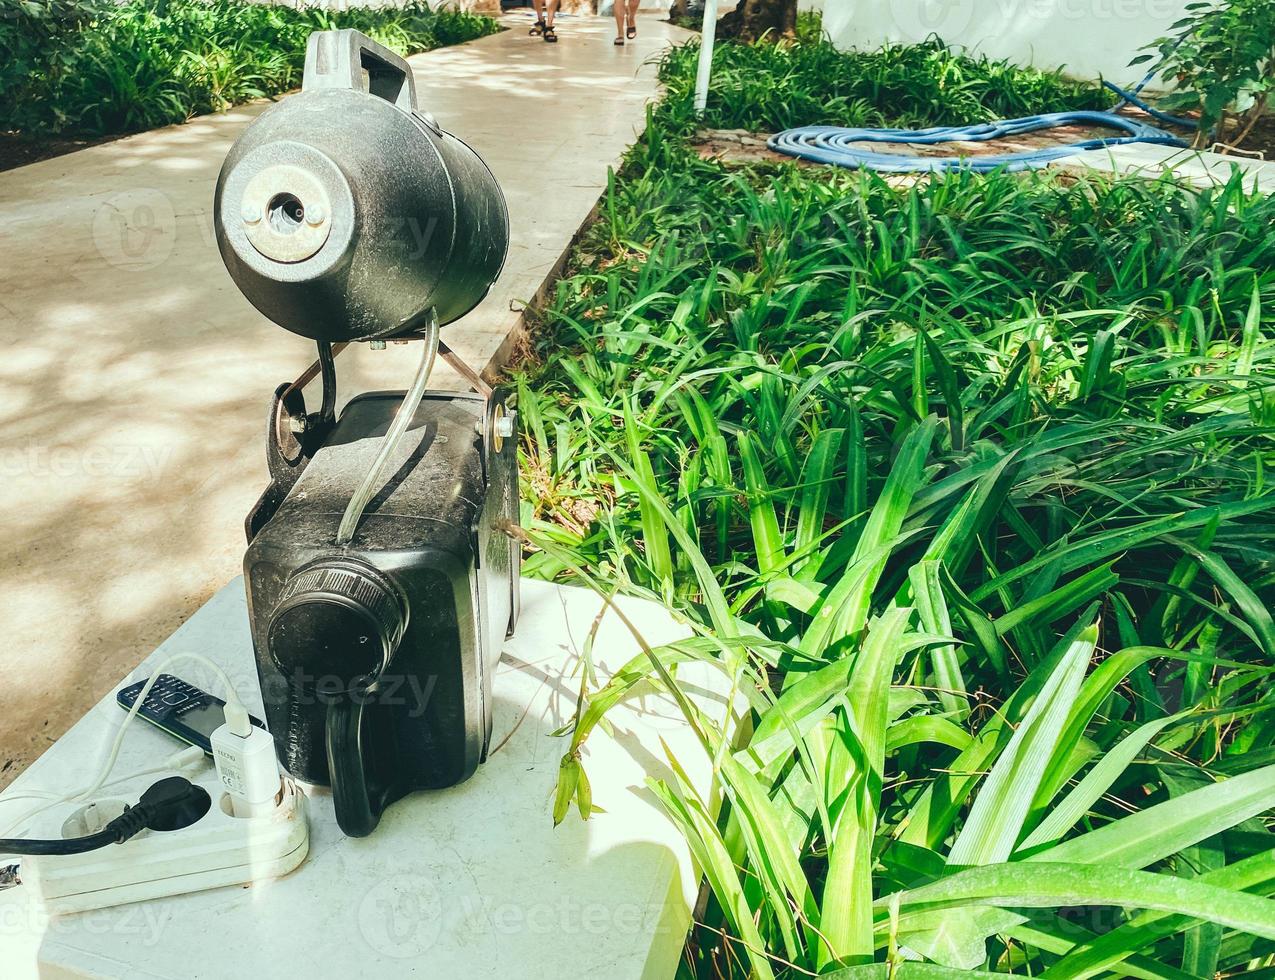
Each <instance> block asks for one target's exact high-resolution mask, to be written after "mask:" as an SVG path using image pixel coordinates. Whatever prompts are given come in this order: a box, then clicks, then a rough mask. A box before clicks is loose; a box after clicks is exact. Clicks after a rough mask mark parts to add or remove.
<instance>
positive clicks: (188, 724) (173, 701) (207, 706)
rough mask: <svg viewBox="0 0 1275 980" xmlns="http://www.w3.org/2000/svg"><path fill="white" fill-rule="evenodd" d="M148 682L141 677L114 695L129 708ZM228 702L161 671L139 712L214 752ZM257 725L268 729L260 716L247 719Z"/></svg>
mask: <svg viewBox="0 0 1275 980" xmlns="http://www.w3.org/2000/svg"><path fill="white" fill-rule="evenodd" d="M145 686H146V681H144V680H141V681H138V682H137V683H136V684H130V685H129V686H128V687H125V688H122V689H121V690H120V691H119V693H118V694H116V695H115V700H116V702H117V703H118V704H119V706H120V707H121V708H123V709H124V710H125V711H127V710H128V709H129V708H131V707H133V704H134V703H135V702H136V701H137V696H138V695H139V694H141V693H142V688H143V687H145ZM225 706H226V702H225V701H223V700H222V699H221V698H219V697H214V696H213V695H211V694H209V693H208V692H207V691H201V690H200V689H199V688H197V687H195V685H194V684H188V683H186V682H185V681H184V680H182V679H181V678H180V677H174V676H173V675H172V674H160V675H159V677H158V678H156V680H155V683H154V684H153V685H152V686H151V689H150V693H148V694H147V695H146V700H145V701H143V702H142V706H141V708H140V709H139V710H138V712H137V715H138V717H139V718H145V719H146V720H147V721H149V722H150V723H151V724H152V725H154V726H155V727H156V728H162V729H163V730H164V731H166V732H168V734H169V735H172V736H173V737H174V738H179V739H181V740H182V741H183V742H189V743H190V744H191V745H198V746H199V747H200V748H201V749H203V750H204V752H205V753H206V754H207V755H212V733H213V732H215V731H216V730H217V729H218V728H220V727H221V725H222V722H224V721H225V720H226V719H225V716H224V715H223V714H222V708H224V707H225ZM248 720H249V721H251V722H252V723H253V724H254V725H256V726H257V727H258V728H265V727H266V725H265V722H263V721H262V720H261V719H260V718H252V717H249V719H248Z"/></svg>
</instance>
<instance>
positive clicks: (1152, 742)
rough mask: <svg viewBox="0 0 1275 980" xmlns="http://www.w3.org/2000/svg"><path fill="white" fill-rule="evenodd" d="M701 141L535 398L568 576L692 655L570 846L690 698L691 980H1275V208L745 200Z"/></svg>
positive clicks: (631, 192) (835, 176) (637, 194)
mask: <svg viewBox="0 0 1275 980" xmlns="http://www.w3.org/2000/svg"><path fill="white" fill-rule="evenodd" d="M689 57H690V55H689V54H688V53H687V52H685V51H683V52H680V53H676V54H674V55H673V58H672V62H671V63H670V65H672V64H673V63H680V62H681V60H682V59H687V58H689ZM722 57H723V59H724V60H725V61H727V62H731V61H732V59H741V60H742V59H745V58H748V57H756V58H759V59H761V58H764V59H780V60H782V59H784V58H788V57H798V56H797V55H791V54H790V53H785V52H783V50H782V49H780V50H778V51H765V52H763V53H761V54H742V53H740V52H736V51H731V50H730V49H724V52H723V55H722ZM670 65H666V66H665V68H664V70H665V73H666V75H667V74H668V73H670V72H672V71H674V70H675V69H674V68H673V67H671V66H670ZM677 70H680V69H677ZM932 81H933V80H932V79H929V78H922V79H920V80H919V82H918V88H920V89H921V90H924V89H925V88H926V86H927V85H929V84H930V83H931V82H932ZM764 82H765V78H764V77H762V78H759V79H756V80H755V83H756V86H757V88H758V90H759V91H761V92H763V93H765V92H771V91H777V90H779V89H780V88H781V85H780V81H779V80H776V82H775V84H774V85H773V86H767V85H765V84H764ZM750 84H751V83H750ZM733 91H734V90H733V89H732V90H730V91H719V92H718V93H717V95H716V96H715V104H714V105H713V107H712V112H713V113H714V114H715V115H714V117H713V118H714V120H715V122H716V124H719V125H720V124H727V125H729V124H738V123H739V121H741V120H744V119H747V118H750V117H749V116H748V114H747V112H744V111H743V110H739V111H738V112H736V110H735V109H732V108H731V100H732V99H734V98H735V95H734V94H732V93H733ZM684 98H685V93H684V92H682V91H680V90H678V89H676V88H674V89H672V95H671V101H670V102H668V103H665V104H664V105H662V106H660V107H659V108H657V109H656V110H655V112H654V113H653V118H652V124H651V127H650V129H649V130H648V133H647V137H646V139H645V140H644V141H643V142H642V143H640V144H639V145H638V146H637V147H635V149H634V150H633V152H632V153H631V155H630V158H629V160H628V161H627V163H626V166H625V168H624V170H623V173H622V175H620V176H618V177H616V178H615V179H614V180H613V181H612V182H611V185H610V187H609V188H608V192H607V194H606V196H605V197H604V199H603V201H602V205H601V209H600V217H599V220H598V221H597V223H596V224H595V225H593V226H592V227H591V229H590V230H589V232H588V233H587V235H586V236H585V238H584V240H583V242H582V244H581V247H580V249H579V251H578V252H577V254H576V256H575V260H574V263H573V266H572V268H571V269H570V271H569V274H568V275H567V276H566V277H565V278H564V279H563V280H562V281H560V282H559V284H558V286H557V290H556V294H555V296H554V297H553V299H552V301H551V302H550V303H549V304H548V306H547V307H546V308H545V309H544V310H542V311H541V317H542V323H541V326H540V332H539V336H538V341H539V363H538V364H536V365H535V366H534V367H531V368H529V369H527V370H526V371H524V372H523V373H521V374H519V375H518V376H517V377H516V378H515V379H514V381H515V383H516V385H517V388H518V394H519V399H520V402H519V404H520V412H521V420H522V427H523V431H524V441H523V460H522V463H523V477H524V487H523V496H524V504H523V507H524V523H525V524H526V526H527V527H528V529H529V532H530V536H531V538H532V540H533V541H534V545H535V553H534V554H532V555H531V556H530V557H529V558H528V561H527V564H526V569H527V571H528V572H530V573H533V574H538V575H541V576H544V577H547V578H553V579H560V580H569V581H576V582H581V583H585V584H591V585H593V586H594V587H596V588H598V589H599V590H600V591H602V592H603V593H605V594H611V593H613V592H615V591H617V590H620V591H624V592H627V593H632V594H637V595H642V596H646V597H649V598H652V599H655V600H657V601H660V602H663V603H665V604H667V605H668V606H669V607H670V608H671V609H673V610H675V611H676V613H677V615H678V616H680V617H682V618H683V619H684V620H685V622H686V623H687V624H688V626H689V628H690V630H691V632H692V637H693V638H692V639H690V640H687V641H685V642H683V643H679V644H672V645H668V646H663V647H659V648H657V649H654V650H650V651H648V652H646V653H644V654H643V655H642V656H639V657H638V658H636V659H635V660H634V661H633V662H632V664H630V665H629V667H628V668H627V669H626V670H624V671H622V672H620V673H619V674H618V675H616V677H615V678H614V679H613V680H611V681H610V682H609V683H607V684H605V685H603V686H601V687H596V686H590V685H588V683H587V679H586V682H585V683H586V697H585V700H584V707H583V710H582V712H581V715H580V717H579V719H578V723H577V724H576V726H575V727H574V731H573V734H572V738H571V744H570V746H569V748H568V752H567V754H566V757H565V758H564V761H563V767H564V768H563V772H564V775H565V777H566V778H565V779H564V780H563V782H562V787H561V790H562V791H561V793H560V796H559V799H558V801H557V805H556V807H555V817H556V818H557V819H562V818H564V817H565V815H566V813H567V811H568V809H569V808H570V807H571V806H572V805H573V803H574V804H575V805H576V806H578V807H579V808H580V810H581V812H582V813H584V814H585V815H587V814H588V811H589V807H590V804H589V801H588V794H587V789H582V788H581V787H587V780H583V779H581V778H580V773H581V771H582V769H583V770H584V771H587V768H588V749H587V740H588V738H589V736H590V733H591V732H592V731H593V730H594V728H595V727H596V725H597V724H598V723H599V721H600V719H601V718H602V717H603V716H604V715H605V711H606V709H607V707H608V706H609V705H610V704H612V703H614V702H615V700H617V699H619V698H621V697H623V696H624V695H625V694H626V693H627V692H628V691H629V690H631V689H633V688H634V687H635V686H638V685H647V684H654V685H656V686H659V687H665V688H668V689H670V690H671V691H673V692H674V693H675V694H677V696H678V697H679V703H680V704H682V706H683V710H684V711H685V712H686V713H687V716H688V719H689V720H690V721H691V722H692V723H693V724H694V726H695V730H696V731H697V732H698V733H699V734H700V737H701V740H702V743H703V747H704V750H705V751H706V752H708V753H709V754H710V755H711V757H712V758H713V759H714V762H715V767H716V772H717V774H718V777H719V781H720V783H721V785H722V787H723V793H724V798H725V806H724V808H723V811H722V813H721V815H720V816H718V815H717V814H715V812H714V809H713V806H712V804H711V802H710V801H709V800H706V799H703V798H701V797H699V796H698V795H697V794H696V792H695V791H694V789H693V788H692V787H691V785H690V783H689V782H687V781H686V780H685V779H683V778H682V777H681V776H680V771H681V769H680V766H679V765H678V764H677V760H669V761H670V763H671V764H672V769H673V771H674V773H675V775H674V777H673V778H671V779H667V780H653V781H652V782H651V788H652V791H653V792H654V793H655V795H656V796H657V797H658V798H659V800H660V801H661V804H662V805H663V807H664V808H665V810H666V811H667V812H668V814H669V815H670V817H671V818H672V819H673V820H674V821H675V823H676V824H677V825H678V826H679V827H680V828H681V829H682V831H683V833H684V834H685V836H686V839H687V841H688V843H689V845H690V847H691V850H692V853H693V854H694V855H695V857H696V860H697V862H698V864H699V866H700V867H701V868H702V869H703V871H704V873H705V877H706V880H707V882H708V884H709V886H710V889H711V891H712V901H711V902H710V903H709V906H708V909H707V913H706V916H705V918H704V920H703V921H702V922H701V923H700V924H699V926H698V927H697V929H696V930H695V931H694V932H693V934H692V937H691V942H690V944H689V945H688V949H687V957H686V962H685V964H684V969H683V972H684V973H685V975H686V976H701V977H719V976H745V975H753V976H759V977H771V976H782V977H792V978H796V977H802V976H807V975H810V974H812V973H825V974H828V973H835V975H836V976H837V977H838V978H842V980H853V978H857V977H886V976H901V977H909V976H915V977H929V976H936V977H938V976H949V975H956V974H953V973H949V972H944V970H962V971H964V970H970V969H978V970H984V971H990V972H993V973H997V974H1008V973H1013V974H1018V975H1030V976H1045V977H1087V976H1137V977H1183V976H1195V977H1211V976H1214V975H1215V974H1218V973H1220V974H1221V975H1241V974H1243V975H1249V976H1264V975H1271V970H1272V968H1273V967H1275V902H1272V901H1271V900H1270V899H1269V898H1268V897H1267V896H1269V895H1271V893H1272V891H1275V851H1273V850H1272V844H1275V837H1273V836H1272V834H1271V830H1270V821H1269V812H1270V810H1271V808H1272V806H1275V718H1273V717H1272V713H1271V711H1272V707H1273V706H1275V691H1273V689H1272V684H1271V671H1272V669H1273V668H1275V622H1273V621H1272V617H1271V614H1270V606H1271V600H1272V598H1275V547H1273V545H1272V542H1275V497H1273V496H1272V495H1271V494H1270V492H1269V489H1268V486H1267V483H1266V479H1267V470H1268V469H1269V468H1270V466H1271V464H1272V462H1275V390H1272V384H1271V380H1270V379H1271V364H1272V358H1275V341H1273V340H1272V338H1273V337H1275V237H1273V236H1272V234H1271V231H1270V229H1271V228H1272V227H1275V200H1272V199H1271V198H1263V197H1251V196H1248V195H1246V194H1245V192H1244V191H1243V190H1242V188H1241V187H1240V186H1239V184H1238V183H1233V184H1231V185H1229V186H1227V187H1222V188H1218V189H1215V190H1210V191H1204V192H1197V191H1194V190H1189V189H1184V188H1182V187H1179V186H1177V185H1175V184H1173V183H1171V182H1169V181H1166V180H1162V181H1157V182H1142V181H1134V180H1108V179H1104V178H1100V177H1094V178H1090V179H1086V180H1080V181H1074V180H1072V181H1065V180H1062V179H1059V178H1057V177H1054V176H1051V175H1044V174H1028V175H1023V176H1017V175H991V176H987V177H981V176H977V175H971V174H952V175H948V176H946V177H942V178H935V179H932V180H925V181H922V182H920V183H917V184H915V186H910V187H909V186H904V187H896V186H891V185H890V184H887V183H886V182H885V181H883V180H881V179H879V178H877V177H874V176H871V175H861V174H853V173H848V172H845V171H836V170H825V169H811V168H803V169H799V168H797V167H795V166H788V165H786V166H781V167H777V168H737V169H726V168H723V167H722V166H721V165H719V164H715V163H707V162H704V161H701V160H699V159H698V158H697V157H696V156H695V155H694V154H693V153H692V152H691V151H690V150H689V148H688V147H687V145H686V143H685V141H684V139H683V136H684V134H685V132H686V116H685V113H684V109H683V106H682V105H681V103H680V100H682V99H684ZM759 98H760V97H759ZM763 101H764V99H763ZM1050 107H1051V106H1048V105H1034V104H1032V103H1031V102H1030V101H1027V102H1025V103H1024V105H1023V108H1024V110H1025V111H1040V110H1041V109H1045V108H1050ZM759 111H760V110H759ZM765 111H767V112H769V111H770V109H766V110H765ZM874 111H877V112H879V113H880V114H881V116H882V117H883V119H884V121H886V122H890V123H893V122H896V121H901V118H902V117H895V116H893V115H892V113H894V112H896V111H899V112H901V113H913V112H914V110H913V109H912V108H908V107H906V106H905V107H903V108H902V109H898V110H896V108H895V107H894V106H893V105H892V104H881V105H878V106H877V107H876V109H875V110H874ZM934 111H937V110H925V112H934ZM732 113H734V114H732ZM767 118H770V117H767ZM773 118H775V119H776V120H777V121H782V120H781V117H779V116H775V117H773ZM923 120H924V121H943V120H941V119H937V118H935V116H934V115H925V114H924V113H921V114H919V115H916V116H912V115H909V116H908V121H909V122H919V121H923ZM801 121H814V120H808V119H807V120H801ZM948 121H951V120H948ZM785 124H786V123H785ZM768 125H769V124H768ZM687 660H703V661H707V662H709V663H712V664H714V665H716V666H717V668H718V669H720V670H721V672H722V673H723V675H725V678H726V679H727V682H728V683H729V684H731V685H732V687H733V689H735V690H737V691H738V692H739V693H740V696H741V697H743V698H744V699H746V702H747V704H748V708H749V711H750V712H751V715H752V718H751V721H752V724H751V731H752V734H751V736H750V737H749V738H748V740H747V741H746V742H745V743H744V744H742V745H740V744H738V743H737V742H736V741H735V740H734V738H733V733H732V732H730V731H729V730H727V729H725V728H724V727H723V726H722V725H721V724H720V723H719V722H718V721H717V720H715V719H713V718H710V717H708V716H707V715H706V714H702V713H701V712H700V711H699V710H698V709H696V708H695V706H694V705H693V704H692V702H690V701H689V700H687V698H686V697H685V696H684V695H683V694H682V692H680V691H678V690H677V685H676V680H675V674H676V669H677V664H678V663H679V662H684V661H687ZM599 819H605V817H600V818H599ZM914 957H920V958H921V960H920V961H919V962H912V961H911V959H910V958H914ZM927 964H928V965H927Z"/></svg>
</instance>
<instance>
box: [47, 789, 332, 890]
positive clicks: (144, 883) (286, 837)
mask: <svg viewBox="0 0 1275 980" xmlns="http://www.w3.org/2000/svg"><path fill="white" fill-rule="evenodd" d="M198 785H201V786H203V788H204V789H206V790H207V791H208V795H209V796H210V797H212V800H213V804H212V808H211V809H210V810H209V811H208V813H206V814H205V815H204V816H203V817H202V818H201V819H200V820H199V822H198V823H195V824H192V825H191V826H189V827H185V828H183V829H182V830H172V831H164V832H161V831H153V830H143V831H142V832H141V833H139V834H138V835H137V836H136V837H134V838H132V839H131V840H128V841H126V842H124V843H123V844H110V845H108V846H106V847H103V848H99V849H98V850H96V851H89V852H88V853H87V854H58V855H42V856H39V857H24V858H23V859H22V881H23V884H24V885H25V886H26V887H27V888H29V889H31V894H32V895H33V896H35V900H36V902H37V903H38V904H39V905H40V907H41V908H42V909H43V910H44V911H46V912H48V913H62V912H85V911H88V910H89V909H100V908H108V907H110V906H113V905H125V904H127V903H129V902H141V901H146V900H148V899H152V898H162V897H164V896H167V895H180V894H183V893H185V892H194V891H203V890H204V889H206V888H218V887H221V886H222V885H240V884H245V883H247V882H252V881H261V880H264V879H267V878H277V877H279V876H280V875H285V874H287V873H288V872H289V871H291V870H292V869H293V868H295V867H297V865H299V864H300V863H301V862H302V861H304V860H305V856H306V854H307V853H308V852H309V849H310V831H309V822H308V819H307V808H306V798H305V795H304V794H303V793H301V792H300V791H299V790H297V789H296V787H295V786H293V784H292V783H291V782H289V781H287V780H285V781H284V783H283V791H282V793H281V795H280V799H279V803H278V804H277V805H276V806H275V808H274V809H273V810H272V811H271V812H269V813H264V814H261V815H260V816H255V817H236V816H233V815H232V813H231V809H230V798H229V797H228V796H227V795H226V793H225V789H224V787H223V786H222V784H221V782H220V781H219V780H218V779H217V778H216V775H215V774H214V773H209V776H208V779H206V780H204V781H201V782H199V783H198ZM125 803H126V801H125V800H122V799H103V800H97V801H95V802H93V803H90V804H85V803H66V804H63V805H61V806H57V807H51V808H50V809H49V810H48V811H46V812H45V813H43V814H41V816H40V819H39V820H38V821H36V822H34V823H33V825H32V826H31V828H30V832H29V834H28V836H30V837H33V838H58V837H68V838H69V837H80V836H84V835H85V834H89V833H93V832H94V831H96V830H99V829H101V827H102V826H104V825H105V824H106V823H107V822H108V821H109V820H111V819H113V818H115V817H117V816H119V814H120V813H122V812H123V810H124V806H125Z"/></svg>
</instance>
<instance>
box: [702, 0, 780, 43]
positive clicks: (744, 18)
mask: <svg viewBox="0 0 1275 980" xmlns="http://www.w3.org/2000/svg"><path fill="white" fill-rule="evenodd" d="M796 30H797V0H739V5H738V6H737V7H736V8H735V9H734V10H732V11H731V12H730V13H728V14H726V15H725V16H724V17H722V19H721V20H719V21H718V22H717V34H718V36H719V37H729V38H734V39H735V40H738V41H746V42H750V43H751V42H753V41H760V40H761V39H762V38H763V37H765V36H766V35H769V36H770V38H771V40H778V39H779V38H781V37H792V35H793V34H794V33H796Z"/></svg>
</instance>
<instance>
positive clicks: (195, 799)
mask: <svg viewBox="0 0 1275 980" xmlns="http://www.w3.org/2000/svg"><path fill="white" fill-rule="evenodd" d="M211 807H212V798H211V797H210V796H209V795H208V791H207V790H206V789H204V788H203V787H202V786H196V785H195V784H194V783H192V782H191V781H190V780H189V779H187V778H186V777H185V776H168V777H166V778H165V779H161V780H160V781H159V782H157V783H154V784H153V785H152V786H151V787H150V789H148V790H147V791H146V792H145V793H143V794H142V798H141V799H140V800H139V801H138V803H137V806H136V807H134V808H133V811H137V810H144V811H146V824H145V826H146V827H148V828H149V829H151V830H181V829H182V828H183V827H189V826H190V825H191V824H193V823H195V822H196V821H197V820H199V819H200V818H201V817H202V816H203V815H204V814H205V813H207V812H208V811H209V809H210V808H211ZM127 812H132V811H126V813H125V815H127ZM117 819H120V818H117ZM114 822H115V821H114V820H112V821H111V823H114ZM106 826H107V828H108V829H109V828H110V826H111V824H107V825H106ZM134 833H136V831H134ZM129 836H130V837H131V836H132V834H130V835H129Z"/></svg>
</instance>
